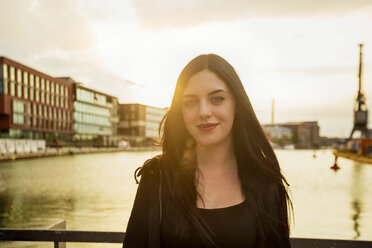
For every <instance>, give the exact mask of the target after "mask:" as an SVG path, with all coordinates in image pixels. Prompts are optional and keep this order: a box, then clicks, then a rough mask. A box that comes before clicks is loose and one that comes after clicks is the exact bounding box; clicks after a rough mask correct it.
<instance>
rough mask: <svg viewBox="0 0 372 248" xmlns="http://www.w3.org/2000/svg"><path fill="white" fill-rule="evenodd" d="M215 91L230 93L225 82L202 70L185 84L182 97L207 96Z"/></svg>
mask: <svg viewBox="0 0 372 248" xmlns="http://www.w3.org/2000/svg"><path fill="white" fill-rule="evenodd" d="M217 89H222V90H224V91H225V92H227V93H229V92H230V91H229V89H228V87H227V85H226V84H225V82H224V81H223V80H221V79H220V78H219V77H218V76H217V75H216V74H215V73H213V72H211V71H209V70H203V71H201V72H198V73H196V74H195V75H193V76H192V77H191V78H190V80H189V81H188V82H187V84H186V87H185V90H184V92H183V95H189V94H191V95H199V94H203V93H206V94H208V93H210V92H212V91H215V90H217Z"/></svg>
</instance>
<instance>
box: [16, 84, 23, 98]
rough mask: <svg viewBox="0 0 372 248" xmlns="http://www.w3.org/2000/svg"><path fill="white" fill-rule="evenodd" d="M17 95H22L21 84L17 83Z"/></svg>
mask: <svg viewBox="0 0 372 248" xmlns="http://www.w3.org/2000/svg"><path fill="white" fill-rule="evenodd" d="M17 97H19V98H21V97H22V84H20V83H17Z"/></svg>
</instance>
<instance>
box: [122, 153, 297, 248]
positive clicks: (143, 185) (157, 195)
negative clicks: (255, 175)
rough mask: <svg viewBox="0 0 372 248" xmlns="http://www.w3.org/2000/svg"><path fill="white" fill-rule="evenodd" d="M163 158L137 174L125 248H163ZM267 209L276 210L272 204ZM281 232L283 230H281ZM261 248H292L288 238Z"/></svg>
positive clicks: (271, 240) (149, 162)
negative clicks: (161, 237) (138, 179)
mask: <svg viewBox="0 0 372 248" xmlns="http://www.w3.org/2000/svg"><path fill="white" fill-rule="evenodd" d="M163 174H164V173H163V172H162V166H161V156H157V157H154V158H152V159H149V160H147V161H146V162H145V163H144V165H143V166H142V167H141V169H140V170H139V171H138V173H136V175H135V176H136V177H137V176H141V181H140V183H139V186H138V189H137V194H136V197H135V200H134V204H133V208H132V212H131V216H130V218H129V222H128V225H127V230H126V233H125V237H124V243H123V248H160V247H161V244H160V224H161V220H162V188H164V187H165V185H164V182H163V181H164V180H163V178H162V177H163ZM267 203H268V204H265V205H267V207H270V208H272V209H275V207H274V206H273V203H272V202H267ZM279 232H281V230H280V231H279ZM259 241H260V242H259V244H260V245H259V247H277V248H288V247H289V248H290V247H291V244H290V240H289V237H286V236H285V235H282V237H281V238H280V239H278V238H276V237H275V238H274V237H273V236H272V237H271V238H270V237H268V238H266V239H265V240H263V239H262V240H259Z"/></svg>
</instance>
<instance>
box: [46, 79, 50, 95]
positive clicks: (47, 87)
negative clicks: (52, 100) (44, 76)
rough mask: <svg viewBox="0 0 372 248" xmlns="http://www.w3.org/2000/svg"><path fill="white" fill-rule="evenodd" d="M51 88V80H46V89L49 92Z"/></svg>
mask: <svg viewBox="0 0 372 248" xmlns="http://www.w3.org/2000/svg"><path fill="white" fill-rule="evenodd" d="M49 88H50V82H49V80H47V81H46V91H47V92H48V93H49Z"/></svg>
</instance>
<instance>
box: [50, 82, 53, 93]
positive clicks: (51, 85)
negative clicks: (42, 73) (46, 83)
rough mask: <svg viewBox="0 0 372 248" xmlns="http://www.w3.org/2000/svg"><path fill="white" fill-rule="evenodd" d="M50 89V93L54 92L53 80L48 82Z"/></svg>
mask: <svg viewBox="0 0 372 248" xmlns="http://www.w3.org/2000/svg"><path fill="white" fill-rule="evenodd" d="M50 90H51V92H52V95H53V94H54V82H51V84H50Z"/></svg>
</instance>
